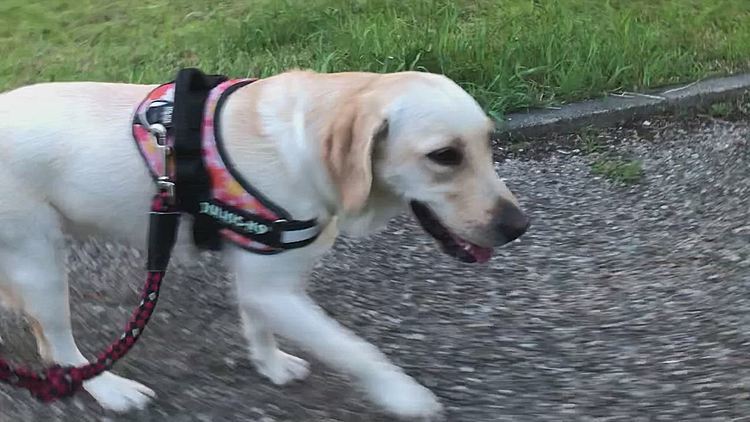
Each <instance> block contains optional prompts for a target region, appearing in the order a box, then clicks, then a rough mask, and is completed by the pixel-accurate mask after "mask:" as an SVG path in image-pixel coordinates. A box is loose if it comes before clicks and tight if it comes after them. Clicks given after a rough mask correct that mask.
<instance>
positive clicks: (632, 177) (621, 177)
mask: <svg viewBox="0 0 750 422" xmlns="http://www.w3.org/2000/svg"><path fill="white" fill-rule="evenodd" d="M591 171H592V172H593V173H594V174H597V175H600V176H602V177H604V178H606V179H609V180H611V181H613V182H615V183H621V184H624V185H633V184H636V183H638V182H640V180H641V178H642V177H643V167H642V166H641V162H640V161H637V160H625V159H622V158H612V157H601V158H599V159H597V160H596V161H594V163H593V164H592V165H591Z"/></svg>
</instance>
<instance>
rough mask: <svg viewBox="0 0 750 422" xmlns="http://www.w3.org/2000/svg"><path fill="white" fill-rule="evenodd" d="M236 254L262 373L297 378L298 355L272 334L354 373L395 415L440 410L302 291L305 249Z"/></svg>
mask: <svg viewBox="0 0 750 422" xmlns="http://www.w3.org/2000/svg"><path fill="white" fill-rule="evenodd" d="M238 254H242V255H243V256H239V255H238V256H236V257H235V258H236V259H235V260H234V262H235V270H236V275H237V287H238V299H239V304H240V308H241V313H242V315H243V320H244V322H245V331H246V334H247V336H248V339H249V340H250V350H251V356H252V358H253V360H254V361H255V362H256V365H257V366H258V369H259V371H260V372H261V373H262V374H264V375H267V376H269V378H271V379H272V380H274V381H277V380H276V379H274V377H278V378H280V379H287V380H288V379H293V378H295V377H294V376H291V377H290V375H289V374H290V373H291V374H294V373H299V367H300V365H301V364H300V361H299V359H298V358H295V357H293V356H290V355H288V354H286V353H283V352H281V351H280V350H278V348H277V347H276V342H275V341H274V339H273V334H272V333H276V334H278V335H280V336H282V337H284V338H287V339H289V340H291V341H293V342H294V343H296V344H297V345H299V346H301V347H302V348H304V349H306V350H308V351H310V352H312V353H313V354H314V355H315V357H316V358H318V359H319V360H321V361H322V362H324V363H325V364H327V365H329V366H331V367H333V368H335V369H337V370H339V371H342V372H345V373H347V374H350V375H352V376H353V377H354V378H355V379H356V380H357V381H358V382H359V383H360V385H361V386H362V387H363V388H364V389H365V391H366V392H367V394H368V395H369V396H370V398H371V399H372V400H373V401H374V402H375V403H377V404H379V405H380V406H382V407H384V408H385V409H386V410H388V411H390V412H392V413H394V414H396V415H399V416H404V417H434V416H438V415H439V414H440V412H441V406H440V404H439V403H438V401H437V398H436V397H435V396H434V395H433V394H432V393H431V392H430V391H429V390H428V389H426V388H425V387H423V386H421V385H420V384H418V383H417V382H416V381H415V380H414V379H413V378H411V377H410V376H408V375H406V374H405V373H404V372H403V371H402V370H401V369H400V368H398V367H397V366H395V365H394V364H392V363H390V362H389V361H388V358H387V357H386V356H385V355H384V354H383V353H382V352H380V351H379V350H378V349H377V348H376V347H375V346H373V345H371V344H369V343H367V342H366V341H364V340H362V339H361V338H359V337H357V336H356V335H355V334H354V333H353V332H351V331H350V330H348V329H346V328H345V327H343V326H341V325H340V324H338V323H337V322H336V321H334V320H333V319H331V318H330V317H329V316H328V315H326V314H325V312H323V310H322V309H320V307H318V306H317V305H316V304H315V303H314V302H313V301H312V300H311V299H310V298H309V297H308V296H307V295H306V294H305V293H304V283H305V277H306V275H307V273H308V272H309V269H310V268H312V260H311V259H310V256H309V254H306V253H305V252H304V249H302V250H295V251H288V252H285V253H283V254H280V255H274V256H257V255H249V254H247V253H244V254H243V253H241V252H239V253H238ZM269 368H273V369H271V374H270V375H269V373H268V372H269ZM304 368H305V373H306V365H304Z"/></svg>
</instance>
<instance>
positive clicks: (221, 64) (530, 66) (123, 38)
mask: <svg viewBox="0 0 750 422" xmlns="http://www.w3.org/2000/svg"><path fill="white" fill-rule="evenodd" d="M180 66H199V67H201V68H203V69H204V70H206V71H210V72H217V73H225V74H230V75H233V76H245V75H254V76H265V75H269V74H273V73H275V72H279V71H281V70H284V69H287V68H290V67H305V68H313V69H316V70H321V71H343V70H368V71H377V72H386V71H398V70H405V69H419V70H428V71H432V72H441V73H445V74H446V75H448V76H449V77H451V78H453V79H454V80H456V81H458V82H459V83H460V84H461V85H462V86H464V87H465V88H467V89H468V90H469V91H470V92H471V93H472V94H473V95H475V96H476V98H477V99H478V100H479V101H480V102H481V103H482V104H483V106H485V108H486V109H487V110H488V111H489V112H490V113H493V114H495V115H497V114H501V113H504V112H508V111H511V110H515V109H519V108H523V107H528V106H539V105H549V104H557V103H562V102H565V101H570V100H576V99H581V98H584V97H591V96H596V95H601V94H603V93H606V92H609V91H614V90H620V89H625V90H635V89H639V88H642V87H652V86H657V85H663V84H668V83H676V82H682V81H688V80H693V79H696V78H700V77H705V76H708V75H712V74H724V73H729V72H736V71H741V70H748V68H750V1H749V0H456V1H449V0H401V1H399V0H370V1H364V0H360V1H357V0H152V1H143V0H117V1H103V0H2V1H0V90H5V89H8V88H11V87H15V86H18V85H21V84H26V83H31V82H37V81H50V80H81V79H87V80H111V81H131V82H149V83H151V82H162V81H164V80H166V79H169V78H171V77H172V75H173V74H174V71H175V70H176V69H177V68H178V67H180Z"/></svg>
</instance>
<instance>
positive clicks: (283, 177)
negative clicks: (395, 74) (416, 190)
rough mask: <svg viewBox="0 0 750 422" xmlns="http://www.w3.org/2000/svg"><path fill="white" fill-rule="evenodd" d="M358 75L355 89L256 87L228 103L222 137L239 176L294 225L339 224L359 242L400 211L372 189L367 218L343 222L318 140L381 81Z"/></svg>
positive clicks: (290, 79)
mask: <svg viewBox="0 0 750 422" xmlns="http://www.w3.org/2000/svg"><path fill="white" fill-rule="evenodd" d="M357 75H358V78H356V80H355V83H352V80H351V79H348V80H347V81H346V84H345V83H344V81H343V80H342V79H341V78H337V77H336V76H335V75H325V74H315V73H310V72H289V73H284V74H281V75H278V76H275V77H271V78H268V79H263V80H260V81H258V82H255V83H252V84H250V85H248V86H245V87H243V88H240V89H238V90H237V91H236V92H235V93H233V94H232V95H231V96H230V97H229V98H228V99H227V101H226V104H225V106H224V107H223V109H222V110H221V113H222V116H221V121H222V127H221V128H220V130H221V134H222V138H223V141H224V143H225V147H226V149H227V152H228V154H229V155H230V156H231V158H232V161H233V162H234V163H235V164H236V166H237V169H238V170H239V171H240V172H241V173H242V174H243V175H244V176H245V178H246V179H247V180H248V181H249V182H250V183H251V184H253V185H254V187H255V188H256V189H257V190H259V191H260V192H262V193H264V194H265V195H267V196H268V197H269V199H270V200H271V201H273V202H275V203H276V204H278V205H280V206H281V207H283V208H284V209H286V210H287V211H288V212H290V213H291V215H292V217H293V218H295V219H310V218H317V219H318V220H319V222H320V223H321V224H327V222H328V221H329V220H330V219H331V218H332V217H333V216H338V217H339V225H340V226H341V228H342V230H343V231H345V232H350V233H352V234H357V235H362V234H366V233H368V232H371V231H373V230H374V229H377V228H378V227H379V226H383V225H384V224H385V223H386V222H387V221H388V220H389V219H390V218H391V217H392V216H393V215H395V214H398V212H399V211H400V209H401V208H400V205H401V204H394V203H393V202H394V201H395V199H394V198H393V197H392V196H391V195H388V194H387V192H383V191H382V190H378V189H377V187H374V189H373V196H372V198H371V199H370V201H369V202H371V204H369V205H368V206H367V207H365V209H364V210H363V211H362V213H360V214H358V215H355V216H351V215H342V213H341V212H340V207H339V203H338V196H337V192H336V191H335V189H334V187H333V184H332V183H331V180H330V177H329V174H328V171H327V169H326V168H325V166H324V165H323V163H322V160H321V157H322V153H321V149H320V146H321V144H322V143H321V137H323V136H325V133H326V131H327V130H328V126H330V120H331V119H332V118H334V117H335V115H336V113H337V111H338V110H337V109H338V108H339V107H341V105H342V104H343V105H345V104H347V98H348V97H350V96H352V95H354V94H355V93H356V91H358V90H359V89H361V88H362V87H363V86H365V85H366V84H367V83H369V82H370V81H371V80H372V78H373V77H376V76H374V75H372V74H367V73H362V74H357ZM303 86H304V89H302V87H303ZM279 185H283V188H279ZM381 214H382V215H381Z"/></svg>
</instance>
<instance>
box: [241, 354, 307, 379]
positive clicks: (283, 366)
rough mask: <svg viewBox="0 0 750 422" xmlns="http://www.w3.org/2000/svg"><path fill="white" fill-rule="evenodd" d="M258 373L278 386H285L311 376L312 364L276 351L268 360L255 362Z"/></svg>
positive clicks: (256, 360)
mask: <svg viewBox="0 0 750 422" xmlns="http://www.w3.org/2000/svg"><path fill="white" fill-rule="evenodd" d="M253 362H254V363H255V367H256V368H257V370H258V373H259V374H261V375H263V376H264V377H266V378H268V379H270V380H271V382H273V383H274V384H276V385H283V384H286V383H289V382H291V381H294V380H301V379H304V378H306V377H307V375H309V374H310V364H308V363H307V361H306V360H304V359H300V358H298V357H297V356H292V355H290V354H288V353H284V352H282V351H281V350H276V353H274V354H273V355H272V357H270V358H268V359H263V360H260V359H255V360H254V361H253Z"/></svg>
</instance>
